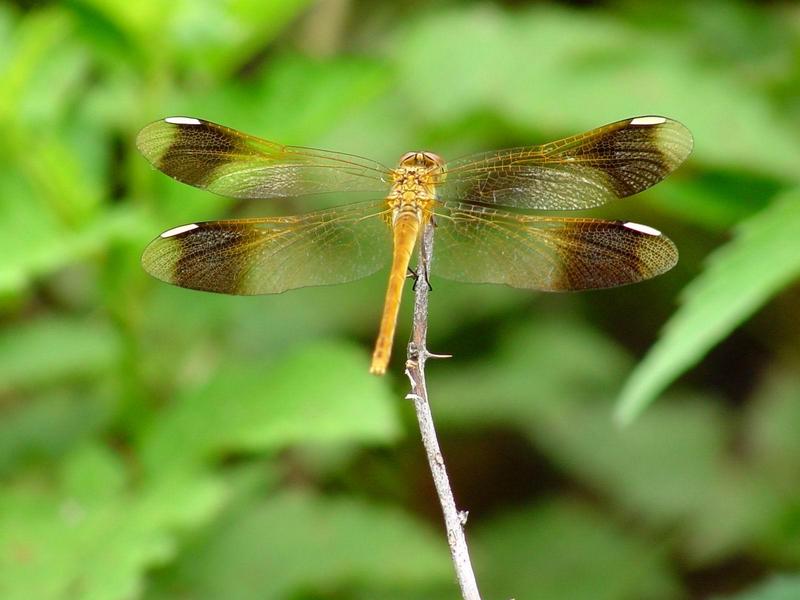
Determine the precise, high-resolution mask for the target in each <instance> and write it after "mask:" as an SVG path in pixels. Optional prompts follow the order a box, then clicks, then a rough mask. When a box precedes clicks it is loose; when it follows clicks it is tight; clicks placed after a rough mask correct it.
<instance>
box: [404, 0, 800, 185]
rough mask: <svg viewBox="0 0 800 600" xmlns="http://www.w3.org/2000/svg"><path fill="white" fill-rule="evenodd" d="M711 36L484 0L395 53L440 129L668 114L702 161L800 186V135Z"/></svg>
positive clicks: (410, 34)
mask: <svg viewBox="0 0 800 600" xmlns="http://www.w3.org/2000/svg"><path fill="white" fill-rule="evenodd" d="M773 26H774V27H780V26H781V23H780V22H777V20H776V22H775V23H774V24H773ZM706 40H707V38H703V37H700V36H698V38H697V39H691V37H690V36H679V35H674V34H673V35H668V33H666V32H662V31H659V30H657V29H642V28H636V27H633V26H631V25H630V24H629V23H626V22H625V21H624V20H623V19H621V18H617V17H616V15H614V14H613V13H610V12H605V13H601V12H599V11H579V10H574V9H567V8H563V7H556V6H553V5H550V4H540V5H537V6H536V7H534V8H530V9H527V10H524V9H518V10H514V11H510V10H504V9H501V8H499V7H497V6H496V5H487V4H479V5H470V6H468V7H465V8H458V9H452V10H449V11H447V10H443V11H437V12H436V13H435V14H432V15H429V16H428V17H427V18H425V19H418V20H416V21H414V22H413V24H412V25H411V26H410V27H408V28H407V29H406V30H405V31H404V32H403V33H402V34H401V35H398V36H397V37H396V39H395V44H396V45H395V56H396V57H397V69H398V71H399V74H400V78H401V82H400V84H401V86H402V90H403V92H404V93H405V94H406V95H407V96H408V98H409V100H410V102H411V103H412V104H413V105H414V106H415V107H416V108H417V110H418V113H419V115H420V116H421V117H423V116H424V118H426V119H428V120H429V121H430V122H434V123H440V122H446V121H448V120H453V119H458V118H460V117H462V116H464V115H467V114H474V113H475V112H478V111H481V110H486V109H489V110H492V111H494V112H496V113H497V114H499V115H501V116H503V117H505V118H506V119H508V120H510V121H511V122H512V123H515V124H518V126H519V128H520V129H523V128H527V129H528V130H529V131H547V132H550V133H553V132H558V133H564V134H569V133H578V132H579V131H581V130H585V129H589V128H592V127H597V126H599V125H602V124H604V123H605V122H610V121H613V120H617V119H621V118H625V117H631V116H635V115H641V114H664V115H667V116H670V117H673V118H676V119H678V120H680V121H682V122H683V123H684V124H685V125H686V126H687V127H689V129H690V130H691V131H692V133H693V134H694V136H695V139H696V140H697V143H696V145H695V154H694V156H695V158H696V160H698V161H700V162H705V163H707V164H713V165H717V166H722V167H731V166H736V167H739V168H742V169H744V170H748V171H750V170H754V169H755V170H758V171H760V172H761V173H764V174H771V175H777V176H779V177H782V178H786V179H789V180H794V181H796V180H797V165H796V161H795V157H796V156H797V155H798V154H800V144H798V140H797V138H796V136H794V135H793V133H792V132H791V131H790V129H789V128H787V127H786V123H785V119H784V118H782V116H781V113H780V112H777V111H775V110H774V108H773V106H772V105H771V103H770V102H769V100H768V98H767V96H766V95H765V94H764V93H763V91H762V90H761V89H759V87H758V86H757V85H756V84H753V83H751V82H750V81H748V80H746V79H745V78H743V77H742V75H741V73H740V72H739V71H738V68H740V66H738V63H734V61H719V62H714V61H710V60H708V59H707V57H706V55H705V53H704V52H703V51H700V50H698V48H707V44H706ZM431 56H441V57H447V68H445V69H433V68H429V69H420V68H419V65H427V64H430V57H431ZM776 59H778V58H777V57H776ZM734 65H737V66H734ZM687 90H691V93H687ZM710 106H713V107H714V110H709V109H708V108H709V107H710ZM731 115H737V118H736V120H735V123H733V122H732V120H731ZM765 139H768V140H770V142H769V144H764V140H765ZM541 141H547V140H541ZM753 148H759V151H758V152H753Z"/></svg>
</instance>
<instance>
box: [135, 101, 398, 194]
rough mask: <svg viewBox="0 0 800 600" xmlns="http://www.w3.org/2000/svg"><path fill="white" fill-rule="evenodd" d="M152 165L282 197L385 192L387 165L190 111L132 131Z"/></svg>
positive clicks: (191, 179) (216, 186)
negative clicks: (268, 136)
mask: <svg viewBox="0 0 800 600" xmlns="http://www.w3.org/2000/svg"><path fill="white" fill-rule="evenodd" d="M136 145H137V147H138V148H139V151H140V152H141V153H142V154H143V155H144V156H145V158H147V160H148V161H150V163H151V164H152V165H153V166H154V167H156V168H157V169H159V170H161V171H163V172H164V173H166V174H167V175H169V176H170V177H173V178H174V179H177V180H178V181H181V182H183V183H188V184H189V185H193V186H195V187H199V188H202V189H207V190H209V191H211V192H214V193H216V194H220V195H222V196H229V197H232V198H286V197H290V196H301V195H308V194H316V193H322V192H353V191H365V192H376V193H382V194H385V193H386V190H387V189H388V186H389V184H388V183H387V182H388V181H389V177H390V176H389V171H388V169H386V167H384V166H382V165H380V164H379V163H376V162H374V161H371V160H368V159H366V158H361V157H358V156H351V155H348V154H340V153H337V152H329V151H326V150H315V149H313V148H301V147H298V146H282V145H280V144H276V143H275V142H270V141H267V140H263V139H260V138H257V137H255V136H251V135H247V134H246V133H242V132H240V131H236V130H235V129H230V128H229V127H224V126H223V125H217V124H216V123H211V122H210V121H203V120H201V119H195V118H192V117H168V118H166V119H163V120H161V121H155V122H154V123H150V124H149V125H147V126H146V127H145V128H144V129H142V130H141V131H140V132H139V135H138V136H137V137H136Z"/></svg>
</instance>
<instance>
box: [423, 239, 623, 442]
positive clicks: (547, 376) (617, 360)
mask: <svg viewBox="0 0 800 600" xmlns="http://www.w3.org/2000/svg"><path fill="white" fill-rule="evenodd" d="M434 252H435V249H434ZM438 289H441V288H437V290H438ZM432 322H435V321H432ZM448 350H450V348H448ZM489 350H490V351H492V350H493V353H492V354H491V360H484V359H483V358H478V359H477V361H475V364H472V365H468V367H467V368H464V367H463V366H459V365H458V364H457V363H455V362H454V361H450V363H451V364H448V362H445V363H444V364H441V366H440V364H439V363H435V364H433V365H432V366H431V367H430V369H431V373H432V374H433V375H431V382H430V384H429V385H430V394H431V399H432V401H433V402H434V404H435V407H436V414H437V417H439V418H443V419H445V420H446V421H447V422H449V423H455V424H459V425H464V424H471V425H486V424H487V423H494V424H498V423H500V424H506V425H511V426H514V427H517V426H523V427H525V428H527V427H529V426H530V425H531V424H533V423H536V422H537V421H538V420H540V419H541V418H542V417H543V416H547V415H549V414H552V413H555V414H558V413H559V412H560V411H561V410H562V409H564V408H565V407H570V406H574V405H577V404H581V403H583V402H590V403H595V402H597V400H598V399H602V398H608V399H610V398H611V397H612V394H613V392H614V390H615V389H616V387H617V385H618V382H619V380H620V378H621V377H622V376H623V374H624V373H625V370H626V369H627V367H628V364H629V361H628V358H627V356H626V355H625V354H624V352H623V351H622V350H621V349H620V348H619V347H618V346H616V345H615V344H614V343H613V342H612V341H611V340H610V339H608V338H607V337H605V336H603V335H602V334H600V333H599V332H597V331H594V330H593V329H592V328H591V327H590V325H589V324H588V323H586V322H583V321H581V320H579V319H576V318H574V317H570V316H567V315H559V316H558V317H557V318H549V319H541V318H530V319H528V320H527V321H523V322H517V323H515V324H514V326H513V328H511V329H510V330H509V331H508V332H506V334H505V335H504V336H503V337H502V338H501V341H500V343H499V347H498V348H497V349H489ZM564 357H569V360H565V359H564ZM532 380H533V381H535V385H531V382H532ZM489 399H490V400H489Z"/></svg>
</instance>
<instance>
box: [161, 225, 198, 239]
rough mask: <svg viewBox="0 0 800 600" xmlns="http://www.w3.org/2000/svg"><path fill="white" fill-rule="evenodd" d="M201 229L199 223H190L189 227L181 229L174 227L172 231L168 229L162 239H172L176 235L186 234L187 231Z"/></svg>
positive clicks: (182, 226) (185, 226)
mask: <svg viewBox="0 0 800 600" xmlns="http://www.w3.org/2000/svg"><path fill="white" fill-rule="evenodd" d="M198 227H200V225H198V224H197V223H190V224H189V225H181V226H180V227H173V228H172V229H168V230H167V231H165V232H164V233H162V234H161V237H162V238H168V237H172V236H174V235H180V234H181V233H186V232H187V231H191V230H192V229H197V228H198Z"/></svg>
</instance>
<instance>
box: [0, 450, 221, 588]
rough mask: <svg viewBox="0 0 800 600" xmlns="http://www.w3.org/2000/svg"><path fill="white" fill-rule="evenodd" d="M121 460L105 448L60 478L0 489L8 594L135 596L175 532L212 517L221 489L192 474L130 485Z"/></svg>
mask: <svg viewBox="0 0 800 600" xmlns="http://www.w3.org/2000/svg"><path fill="white" fill-rule="evenodd" d="M127 479H128V477H127V474H126V471H125V468H124V466H123V463H122V461H121V460H120V459H119V457H118V456H116V455H114V454H112V453H111V452H109V451H108V450H106V449H105V448H103V447H101V446H98V445H87V446H85V447H83V448H81V449H79V450H77V451H76V452H73V453H71V454H70V455H69V456H67V457H66V458H65V460H64V462H63V466H62V468H61V472H60V475H59V478H58V481H57V482H55V483H54V484H47V483H46V482H43V481H36V480H33V481H24V480H22V481H19V482H16V483H15V484H13V485H6V486H5V487H4V489H3V492H2V494H0V553H1V554H2V556H3V558H4V560H5V561H6V565H7V566H8V568H4V569H1V570H0V589H2V590H3V598H4V599H5V598H7V599H9V600H17V599H19V600H24V599H28V598H54V599H55V598H76V597H79V598H82V599H85V600H94V599H97V600H104V599H108V598H132V597H136V596H138V595H139V594H140V593H141V590H142V588H143V585H144V579H143V578H144V571H145V569H146V568H148V567H150V566H153V565H155V564H159V563H163V562H164V561H166V560H167V559H169V558H170V557H171V556H172V555H173V554H174V552H175V546H176V542H175V531H176V530H178V529H180V528H184V527H187V526H189V525H194V526H196V524H197V523H198V522H202V521H204V520H206V519H207V518H208V517H209V516H210V515H211V514H212V513H213V511H214V510H215V509H216V507H217V506H218V505H219V502H220V500H221V497H222V496H221V489H220V488H219V486H218V485H217V484H216V483H215V482H213V481H210V480H209V479H207V478H204V477H201V476H198V475H192V474H190V473H186V472H184V473H181V474H175V476H173V477H170V478H169V479H168V480H166V479H163V480H160V481H159V482H157V483H156V482H150V483H147V484H144V485H141V486H139V487H136V488H133V489H131V487H132V486H131V487H129V485H130V484H129V482H128V481H127Z"/></svg>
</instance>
